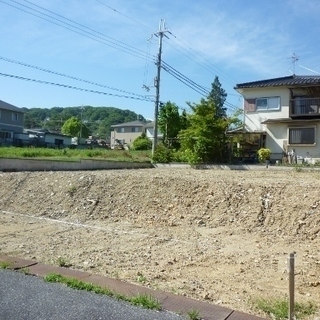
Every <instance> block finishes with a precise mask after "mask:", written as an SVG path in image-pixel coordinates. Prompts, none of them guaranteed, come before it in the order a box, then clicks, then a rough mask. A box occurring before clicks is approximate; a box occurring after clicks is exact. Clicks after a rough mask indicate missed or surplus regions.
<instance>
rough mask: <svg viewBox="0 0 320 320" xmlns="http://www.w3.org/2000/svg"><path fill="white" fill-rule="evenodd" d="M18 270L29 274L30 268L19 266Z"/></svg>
mask: <svg viewBox="0 0 320 320" xmlns="http://www.w3.org/2000/svg"><path fill="white" fill-rule="evenodd" d="M19 272H21V273H24V274H30V269H29V268H27V267H24V268H21V269H20V270H19Z"/></svg>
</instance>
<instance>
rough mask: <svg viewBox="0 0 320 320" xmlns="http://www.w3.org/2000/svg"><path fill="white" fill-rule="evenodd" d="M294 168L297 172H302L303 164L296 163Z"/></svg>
mask: <svg viewBox="0 0 320 320" xmlns="http://www.w3.org/2000/svg"><path fill="white" fill-rule="evenodd" d="M294 170H295V171H296V172H301V171H302V166H301V165H299V164H296V165H295V166H294Z"/></svg>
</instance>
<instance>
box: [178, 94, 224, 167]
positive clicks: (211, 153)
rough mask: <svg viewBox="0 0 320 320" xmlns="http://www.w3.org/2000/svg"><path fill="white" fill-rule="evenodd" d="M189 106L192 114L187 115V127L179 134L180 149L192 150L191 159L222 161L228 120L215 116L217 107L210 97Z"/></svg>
mask: <svg viewBox="0 0 320 320" xmlns="http://www.w3.org/2000/svg"><path fill="white" fill-rule="evenodd" d="M189 106H190V108H191V109H192V111H193V114H191V115H189V117H188V123H189V126H188V128H187V129H185V130H182V131H181V132H180V134H179V138H180V142H181V149H182V150H183V151H186V152H192V154H193V155H192V158H193V161H197V162H213V161H214V162H223V161H224V159H225V158H226V143H227V136H226V130H227V128H228V127H229V125H230V122H229V120H228V119H224V118H220V117H217V108H216V106H215V104H214V102H213V101H212V100H211V99H208V100H205V99H202V100H201V102H200V103H198V104H189Z"/></svg>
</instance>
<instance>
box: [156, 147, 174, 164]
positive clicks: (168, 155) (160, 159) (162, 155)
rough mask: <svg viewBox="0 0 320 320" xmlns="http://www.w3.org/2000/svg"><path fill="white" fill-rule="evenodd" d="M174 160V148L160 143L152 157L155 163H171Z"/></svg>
mask: <svg viewBox="0 0 320 320" xmlns="http://www.w3.org/2000/svg"><path fill="white" fill-rule="evenodd" d="M171 160H172V150H171V149H169V148H167V147H166V146H165V145H164V144H162V143H159V144H158V145H157V148H156V150H155V152H154V155H153V157H152V161H153V162H155V163H169V162H171Z"/></svg>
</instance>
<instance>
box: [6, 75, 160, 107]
mask: <svg viewBox="0 0 320 320" xmlns="http://www.w3.org/2000/svg"><path fill="white" fill-rule="evenodd" d="M0 76H3V77H9V78H14V79H18V80H24V81H31V82H37V83H42V84H47V85H53V86H58V87H64V88H68V89H73V90H79V91H84V92H90V93H96V94H103V95H107V96H113V97H118V98H126V99H134V100H140V101H147V102H150V101H151V102H154V100H151V99H149V98H139V97H134V96H128V95H120V94H114V93H108V92H103V91H97V90H91V89H84V88H79V87H74V86H70V85H67V84H61V83H56V82H49V81H44V80H38V79H31V78H25V77H20V76H16V75H12V74H6V73H2V72H0Z"/></svg>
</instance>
